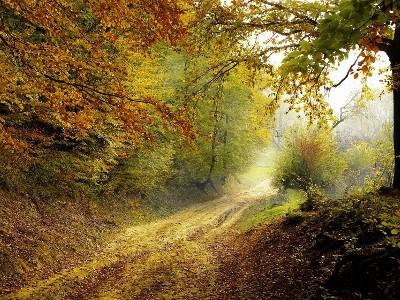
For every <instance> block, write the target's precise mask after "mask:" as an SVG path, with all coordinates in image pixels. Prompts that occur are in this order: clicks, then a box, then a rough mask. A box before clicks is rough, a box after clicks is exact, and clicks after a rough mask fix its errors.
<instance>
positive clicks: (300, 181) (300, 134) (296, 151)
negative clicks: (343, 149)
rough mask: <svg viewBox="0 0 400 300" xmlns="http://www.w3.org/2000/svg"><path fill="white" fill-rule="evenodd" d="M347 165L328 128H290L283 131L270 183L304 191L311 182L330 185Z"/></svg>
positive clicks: (321, 185)
mask: <svg viewBox="0 0 400 300" xmlns="http://www.w3.org/2000/svg"><path fill="white" fill-rule="evenodd" d="M346 168H347V165H346V161H345V159H344V157H343V156H342V155H341V154H340V153H339V150H338V146H337V143H336V142H335V140H334V137H333V136H332V133H331V131H328V130H323V129H318V128H308V129H304V128H300V127H293V128H291V129H289V130H288V131H287V132H286V136H285V143H284V147H283V149H282V152H281V154H280V155H279V157H278V159H277V162H276V166H275V172H274V178H273V182H274V185H275V186H277V187H280V188H300V189H302V190H304V191H307V190H308V188H309V187H310V186H314V185H316V186H318V187H322V188H330V187H334V186H335V185H336V184H337V183H338V182H339V181H340V180H341V179H342V175H343V172H344V171H345V170H346Z"/></svg>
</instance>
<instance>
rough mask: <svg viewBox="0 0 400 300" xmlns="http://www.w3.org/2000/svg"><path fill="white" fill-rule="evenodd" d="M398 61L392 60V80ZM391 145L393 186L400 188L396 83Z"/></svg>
mask: <svg viewBox="0 0 400 300" xmlns="http://www.w3.org/2000/svg"><path fill="white" fill-rule="evenodd" d="M399 63H400V62H394V61H393V60H392V63H391V65H392V72H393V80H394V81H397V80H398V79H399V76H400V72H399V69H398V68H399ZM393 146H394V176H393V188H395V189H400V89H399V87H398V83H396V82H394V87H393Z"/></svg>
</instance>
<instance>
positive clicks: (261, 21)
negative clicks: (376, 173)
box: [200, 0, 400, 188]
mask: <svg viewBox="0 0 400 300" xmlns="http://www.w3.org/2000/svg"><path fill="white" fill-rule="evenodd" d="M201 3H203V6H202V7H204V8H205V11H208V13H205V12H204V13H203V15H200V16H201V17H202V20H203V23H204V24H205V25H204V28H205V29H204V32H205V34H204V35H206V36H207V37H208V38H211V39H215V40H217V41H218V40H221V39H226V38H227V36H229V38H230V39H231V40H232V41H234V43H236V45H240V46H241V47H239V49H238V48H234V47H231V49H233V50H229V51H228V52H229V53H230V55H231V57H230V58H229V59H228V61H237V62H240V63H244V64H247V65H248V66H249V67H252V68H255V69H259V68H264V69H265V70H267V71H269V72H270V74H271V75H272V78H273V81H271V82H270V83H269V88H270V89H271V90H273V91H274V94H275V102H277V101H278V100H280V99H283V100H284V101H285V102H287V103H288V104H289V108H290V109H293V110H296V111H300V110H303V111H304V113H305V115H306V116H307V117H308V118H309V120H310V122H320V123H323V122H321V120H327V121H328V122H335V120H334V118H333V117H332V110H331V109H330V108H329V105H328V104H327V103H326V101H325V96H326V94H327V93H328V92H329V90H330V89H331V88H335V87H337V86H339V85H340V84H341V83H342V82H343V81H344V80H345V79H346V78H348V77H349V76H354V77H355V78H357V77H359V76H360V74H364V75H366V76H367V75H368V74H370V73H371V70H372V64H373V63H374V62H375V59H376V58H375V57H376V53H377V52H378V51H384V52H385V53H386V54H387V55H388V57H389V59H390V62H391V70H392V78H393V80H392V88H393V93H394V120H395V121H394V136H393V137H394V154H395V174H394V180H393V187H394V188H400V92H399V90H400V88H399V84H398V79H399V77H400V75H399V72H400V71H399V70H400V68H399V63H400V51H399V46H400V28H399V27H400V25H399V17H400V12H399V2H398V1H396V0H372V1H371V0H341V1H330V0H327V1H314V2H311V1H300V0H298V1H292V0H284V1H271V0H270V1H269V0H254V1H240V0H238V1H233V2H232V4H231V5H218V4H217V3H215V1H212V0H209V1H201ZM210 3H211V4H210ZM210 6H211V7H213V9H211V12H210ZM200 11H201V10H200ZM352 50H355V51H358V52H359V55H358V57H357V60H356V61H355V62H354V63H353V65H352V66H351V68H350V69H349V70H348V72H347V73H346V75H345V76H344V78H343V79H342V80H341V81H340V82H338V83H334V82H331V80H330V79H329V73H330V72H331V71H332V70H333V69H334V68H335V67H336V66H337V63H338V62H340V61H342V60H344V59H346V58H347V57H348V56H349V53H351V51H352ZM276 54H281V55H282V54H283V55H284V56H285V58H284V60H283V63H282V64H281V66H280V67H279V68H278V69H277V68H276V66H275V65H274V64H273V62H272V60H271V58H272V57H273V56H274V55H276ZM271 107H272V109H275V108H276V103H274V102H271Z"/></svg>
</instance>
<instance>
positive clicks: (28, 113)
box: [0, 0, 189, 152]
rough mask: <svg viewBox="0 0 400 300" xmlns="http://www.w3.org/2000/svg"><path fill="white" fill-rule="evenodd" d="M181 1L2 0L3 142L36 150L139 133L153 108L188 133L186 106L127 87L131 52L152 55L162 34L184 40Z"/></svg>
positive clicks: (168, 38)
mask: <svg viewBox="0 0 400 300" xmlns="http://www.w3.org/2000/svg"><path fill="white" fill-rule="evenodd" d="M179 3H180V4H179V5H178V3H177V1H169V0H161V1H154V0H135V1H123V0H117V1H112V2H110V1H104V0H101V1H97V0H96V1H92V0H89V1H86V0H68V1H48V0H45V1H31V0H22V1H20V0H18V1H17V0H11V1H0V65H1V67H2V72H3V74H2V76H1V79H0V137H1V139H0V146H1V148H2V149H11V150H12V151H13V152H19V151H28V152H29V151H30V150H32V149H33V150H35V149H37V148H39V147H41V146H43V145H45V146H46V147H49V144H52V143H54V141H55V140H62V141H64V142H65V141H68V142H69V143H72V144H74V143H75V144H79V143H80V142H81V141H82V140H85V139H87V138H88V136H105V135H107V134H106V132H108V133H109V132H110V131H113V132H114V133H115V132H116V133H117V134H115V135H111V137H112V138H117V135H118V136H119V139H120V138H121V131H123V132H124V134H125V137H124V139H125V140H126V141H129V140H130V141H138V140H140V139H142V138H143V137H148V136H149V131H148V130H147V129H148V128H149V127H152V126H155V124H153V123H152V122H151V120H152V118H150V117H149V115H150V114H153V115H154V114H158V115H161V116H162V118H164V119H165V120H167V123H168V122H171V123H172V124H173V126H171V127H176V128H179V129H182V132H183V133H185V134H186V133H188V132H187V129H189V127H186V125H187V124H186V125H184V123H185V122H184V121H183V118H181V117H182V114H183V113H182V112H178V111H174V112H172V111H171V107H168V105H165V104H164V103H162V102H161V101H159V99H156V98H155V97H154V95H152V94H148V93H145V91H143V90H139V89H136V91H135V92H136V93H135V94H132V93H131V90H129V85H130V82H129V81H130V79H132V74H129V70H128V68H129V66H130V63H132V61H135V60H136V61H137V60H138V57H139V56H142V58H143V59H145V56H146V55H148V51H149V49H150V48H151V47H152V46H153V45H155V44H156V43H159V42H165V43H167V44H170V45H176V44H177V43H178V42H179V40H181V39H182V38H183V37H184V36H185V34H186V29H185V25H184V23H183V22H182V19H181V18H182V16H183V14H184V11H183V7H184V6H185V5H186V4H185V1H179ZM133 76H135V75H133ZM182 126H183V127H185V129H184V128H183V127H182ZM108 138H110V136H108Z"/></svg>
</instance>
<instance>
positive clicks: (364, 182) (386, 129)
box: [345, 124, 394, 192]
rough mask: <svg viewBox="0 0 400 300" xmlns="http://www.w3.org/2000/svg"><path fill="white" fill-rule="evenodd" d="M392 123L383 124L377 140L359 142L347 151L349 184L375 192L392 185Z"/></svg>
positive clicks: (347, 177) (347, 178)
mask: <svg viewBox="0 0 400 300" xmlns="http://www.w3.org/2000/svg"><path fill="white" fill-rule="evenodd" d="M392 127H393V125H392V124H386V125H384V126H383V128H382V130H381V132H380V134H379V136H378V137H377V138H376V140H375V141H373V142H370V143H367V142H359V143H356V144H355V145H353V146H352V147H351V148H349V149H348V150H347V151H346V152H345V157H346V160H347V162H348V165H349V168H348V171H347V172H346V181H347V182H348V185H349V186H353V187H356V188H358V189H360V190H362V191H365V192H375V191H378V190H379V189H380V188H381V187H388V186H390V185H391V182H392V178H393V168H394V165H393V163H394V155H393V138H392V130H393V129H392Z"/></svg>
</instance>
